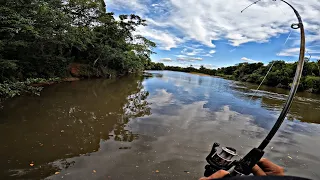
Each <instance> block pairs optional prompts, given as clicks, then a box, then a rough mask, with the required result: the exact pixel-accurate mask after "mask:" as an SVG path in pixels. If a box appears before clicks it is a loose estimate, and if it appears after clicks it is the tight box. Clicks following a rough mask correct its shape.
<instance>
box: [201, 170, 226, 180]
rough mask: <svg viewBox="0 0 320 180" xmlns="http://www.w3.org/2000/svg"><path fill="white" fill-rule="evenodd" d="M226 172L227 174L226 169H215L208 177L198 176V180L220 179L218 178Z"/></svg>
mask: <svg viewBox="0 0 320 180" xmlns="http://www.w3.org/2000/svg"><path fill="white" fill-rule="evenodd" d="M228 174H229V172H228V171H225V170H220V171H217V172H216V173H214V174H212V175H211V176H209V177H203V178H200V179H199V180H211V179H220V178H223V177H224V176H226V175H228Z"/></svg>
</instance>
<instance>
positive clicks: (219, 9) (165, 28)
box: [106, 0, 320, 68]
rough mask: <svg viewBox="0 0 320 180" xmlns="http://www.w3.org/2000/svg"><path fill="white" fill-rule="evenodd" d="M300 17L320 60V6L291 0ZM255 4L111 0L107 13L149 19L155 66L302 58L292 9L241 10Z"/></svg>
mask: <svg viewBox="0 0 320 180" xmlns="http://www.w3.org/2000/svg"><path fill="white" fill-rule="evenodd" d="M289 2H290V3H292V5H293V6H295V7H296V9H297V10H298V11H299V12H300V14H301V16H302V18H303V20H304V22H305V26H306V27H305V28H306V33H307V38H306V39H307V51H308V52H309V53H310V54H311V55H312V60H317V59H320V22H319V21H318V19H319V17H320V1H319V0H305V1H301V0H289ZM251 3H252V1H251V0H239V1H234V0H167V1H160V0H106V4H107V10H108V11H109V12H110V11H112V12H114V13H115V14H116V15H119V14H131V13H134V14H137V15H139V16H141V17H142V18H144V19H146V20H147V24H148V26H147V27H141V28H139V29H138V32H137V34H141V35H143V36H145V37H147V38H149V39H151V40H153V41H154V42H156V43H157V45H158V46H157V48H155V49H154V51H155V52H156V53H157V54H154V55H152V61H154V62H163V63H164V64H166V65H176V66H189V65H193V66H195V67H199V66H200V65H204V66H205V67H207V68H218V67H224V66H230V65H234V64H237V63H241V62H249V63H251V62H263V63H268V62H270V61H272V60H285V61H287V62H294V61H296V60H297V59H298V55H299V42H300V34H299V30H293V29H291V28H290V26H291V24H292V23H296V21H297V20H296V17H295V15H294V13H293V12H292V10H291V9H290V8H289V7H288V6H287V5H285V4H284V3H282V2H280V1H276V2H274V1H271V0H264V1H262V2H260V3H258V4H257V5H254V6H251V7H250V8H249V9H247V10H246V11H245V12H244V13H240V11H241V10H242V9H243V8H244V7H246V6H247V5H249V4H251Z"/></svg>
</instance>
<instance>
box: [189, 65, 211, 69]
mask: <svg viewBox="0 0 320 180" xmlns="http://www.w3.org/2000/svg"><path fill="white" fill-rule="evenodd" d="M201 66H203V67H205V68H207V69H213V68H217V66H215V65H212V64H194V65H193V67H194V68H200V67H201Z"/></svg>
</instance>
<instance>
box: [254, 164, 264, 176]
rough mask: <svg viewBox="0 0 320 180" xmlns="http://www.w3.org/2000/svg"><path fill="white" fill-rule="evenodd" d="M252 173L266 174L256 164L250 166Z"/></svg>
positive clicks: (257, 174) (256, 174)
mask: <svg viewBox="0 0 320 180" xmlns="http://www.w3.org/2000/svg"><path fill="white" fill-rule="evenodd" d="M252 173H253V174H254V175H255V176H266V175H267V174H266V173H265V172H264V171H263V170H262V169H261V168H260V167H259V166H258V165H255V166H254V167H253V168H252Z"/></svg>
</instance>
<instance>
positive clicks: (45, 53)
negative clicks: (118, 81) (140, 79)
mask: <svg viewBox="0 0 320 180" xmlns="http://www.w3.org/2000/svg"><path fill="white" fill-rule="evenodd" d="M139 26H146V21H145V20H143V19H141V18H140V17H139V16H137V15H134V14H131V15H120V16H119V20H116V18H114V14H113V13H111V12H106V4H105V3H104V1H103V0H65V1H61V0H20V1H16V0H3V1H1V2H0V83H2V84H6V83H5V82H11V83H15V82H24V81H26V80H27V79H28V78H33V79H34V78H43V79H49V78H53V77H66V76H70V72H69V71H68V70H69V69H68V67H69V65H70V64H71V63H79V64H84V65H86V66H87V67H86V68H85V69H87V70H88V69H89V70H88V71H89V72H90V73H92V72H93V71H96V72H94V74H95V76H99V77H110V74H119V75H123V74H127V73H132V72H137V71H141V70H143V69H144V67H145V66H146V64H150V62H151V60H150V55H151V54H152V53H153V52H152V49H153V48H154V47H155V46H156V44H155V43H153V42H152V41H150V40H148V39H146V38H145V37H143V36H141V35H137V33H135V30H136V29H137V27H139ZM104 73H107V74H104ZM114 76H115V75H114ZM3 87H8V86H3ZM3 87H2V88H3ZM18 89H19V88H18ZM14 94H16V93H14Z"/></svg>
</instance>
